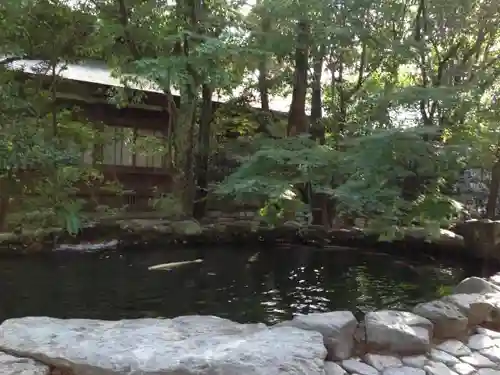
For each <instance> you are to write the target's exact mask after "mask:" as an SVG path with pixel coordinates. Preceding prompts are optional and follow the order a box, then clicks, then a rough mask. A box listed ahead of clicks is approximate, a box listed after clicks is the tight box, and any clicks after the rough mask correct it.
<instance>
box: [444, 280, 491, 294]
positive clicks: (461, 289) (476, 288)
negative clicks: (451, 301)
mask: <svg viewBox="0 0 500 375" xmlns="http://www.w3.org/2000/svg"><path fill="white" fill-rule="evenodd" d="M498 292H500V287H499V286H497V285H495V284H493V283H490V282H489V281H486V280H484V279H481V278H480V277H476V276H472V277H468V278H466V279H464V280H462V281H461V282H460V283H459V284H458V285H457V286H456V287H455V289H453V294H473V293H479V294H485V293H498Z"/></svg>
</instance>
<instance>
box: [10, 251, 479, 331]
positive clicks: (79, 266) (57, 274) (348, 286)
mask: <svg viewBox="0 0 500 375" xmlns="http://www.w3.org/2000/svg"><path fill="white" fill-rule="evenodd" d="M255 254H256V249H249V250H245V249H227V248H226V249H221V248H211V249H204V250H203V251H200V250H194V249H193V250H168V251H166V250H164V249H157V250H154V251H147V252H146V251H145V252H142V251H140V252H133V253H132V252H125V253H119V252H108V253H103V254H61V253H59V254H52V255H43V256H42V255H40V256H33V257H24V258H22V257H20V258H14V259H0V286H1V290H2V293H1V295H0V320H3V319H6V318H10V317H19V316H26V315H48V316H55V317H62V318H67V317H78V318H98V319H119V318H137V317H157V316H164V317H174V316H177V315H185V314H214V315H218V316H223V317H227V318H230V319H233V320H236V321H240V322H249V321H253V322H255V321H264V322H268V323H273V322H276V321H280V320H283V319H287V318H290V317H291V316H292V315H293V314H296V313H310V312H322V311H332V310H339V309H348V310H352V311H354V312H356V314H357V315H358V316H361V315H362V314H364V313H366V312H367V311H371V310H374V309H378V308H383V307H389V308H406V307H409V306H412V305H414V304H415V303H418V302H421V301H424V300H429V299H432V298H436V297H439V296H440V294H441V293H443V291H445V290H446V289H447V287H448V286H450V285H453V284H455V283H456V282H457V281H459V280H460V279H462V278H464V277H466V276H468V275H471V274H477V273H478V271H477V270H474V269H472V270H471V269H464V268H462V267H458V266H449V265H443V264H439V263H436V262H432V263H433V264H429V263H428V262H427V263H422V262H417V261H412V262H409V261H407V260H403V259H395V258H394V257H391V256H381V255H380V254H369V253H363V254H361V253H359V252H355V251H342V252H328V251H318V250H311V249H277V250H274V251H269V250H265V251H262V252H261V253H260V254H259V255H258V256H255ZM199 257H202V258H204V262H203V263H201V264H191V265H186V266H183V267H180V268H177V269H174V270H172V271H148V270H147V268H148V266H151V265H154V264H158V263H167V262H177V261H183V260H190V259H196V258H199Z"/></svg>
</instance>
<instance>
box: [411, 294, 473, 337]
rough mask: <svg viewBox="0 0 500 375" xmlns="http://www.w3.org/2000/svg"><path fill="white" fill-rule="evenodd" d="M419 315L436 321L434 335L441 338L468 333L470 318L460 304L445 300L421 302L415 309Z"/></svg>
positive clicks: (461, 335)
mask: <svg viewBox="0 0 500 375" xmlns="http://www.w3.org/2000/svg"><path fill="white" fill-rule="evenodd" d="M413 312H414V313H415V314H417V315H420V316H423V317H424V318H427V319H429V320H430V321H431V322H433V323H434V336H435V337H437V338H441V339H448V338H457V337H463V336H465V335H466V334H467V324H468V322H469V320H468V318H467V317H466V316H465V315H464V314H463V313H462V312H461V311H460V309H459V308H458V306H456V305H454V304H452V303H449V302H445V301H432V302H425V303H420V304H418V305H417V306H415V308H414V309H413Z"/></svg>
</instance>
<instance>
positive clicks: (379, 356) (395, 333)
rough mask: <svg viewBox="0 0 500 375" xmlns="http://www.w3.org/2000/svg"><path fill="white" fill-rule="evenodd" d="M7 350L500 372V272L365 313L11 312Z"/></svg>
mask: <svg viewBox="0 0 500 375" xmlns="http://www.w3.org/2000/svg"><path fill="white" fill-rule="evenodd" d="M0 350H3V351H4V352H5V353H9V354H2V353H0V373H1V374H3V375H14V374H19V373H20V371H24V372H21V373H22V374H23V375H61V374H63V375H84V374H85V375H101V374H117V375H118V374H119V375H126V374H141V375H174V374H183V375H184V374H185V375H233V374H234V375H282V374H289V375H347V374H350V375H500V274H497V275H495V276H492V277H490V278H489V279H487V280H485V279H481V278H478V277H470V278H467V279H465V280H463V281H462V282H461V283H460V284H459V285H457V286H456V287H455V290H454V292H453V294H452V295H449V296H446V297H443V298H441V299H440V300H436V301H432V302H426V303H421V304H419V305H417V306H415V308H414V309H413V312H405V311H396V310H382V311H375V312H370V313H368V314H366V316H365V318H364V319H363V320H362V321H361V322H358V321H357V319H356V318H355V317H354V315H353V314H352V313H351V312H349V311H336V312H329V313H313V314H308V315H300V316H296V317H294V318H293V319H292V320H290V321H286V322H282V323H279V324H276V325H274V326H271V327H266V326H265V325H263V324H239V323H234V322H231V321H229V320H226V319H221V318H217V317H213V316H185V317H178V318H174V319H136V320H123V321H116V322H108V321H96V320H82V319H69V320H62V319H53V318H44V317H28V318H18V319H9V320H7V321H5V322H4V323H3V324H2V325H0ZM14 356H15V357H14ZM26 358H29V359H26ZM35 360H36V361H40V362H36V361H35ZM42 362H43V364H42ZM16 371H17V372H16Z"/></svg>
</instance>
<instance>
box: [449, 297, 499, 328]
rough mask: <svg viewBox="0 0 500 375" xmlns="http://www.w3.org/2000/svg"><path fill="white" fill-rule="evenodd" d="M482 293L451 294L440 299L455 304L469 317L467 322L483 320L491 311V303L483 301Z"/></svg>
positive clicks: (474, 322)
mask: <svg viewBox="0 0 500 375" xmlns="http://www.w3.org/2000/svg"><path fill="white" fill-rule="evenodd" d="M483 299H484V295H482V294H478V293H475V294H453V295H450V296H446V297H443V298H442V299H441V300H442V301H445V302H450V303H452V304H454V305H456V306H457V307H458V308H459V309H460V310H461V311H462V312H463V313H464V314H465V315H466V316H467V318H468V319H469V324H472V325H475V324H481V323H483V322H485V321H486V320H487V319H488V317H489V315H490V313H491V309H492V308H491V304H488V303H483Z"/></svg>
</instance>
